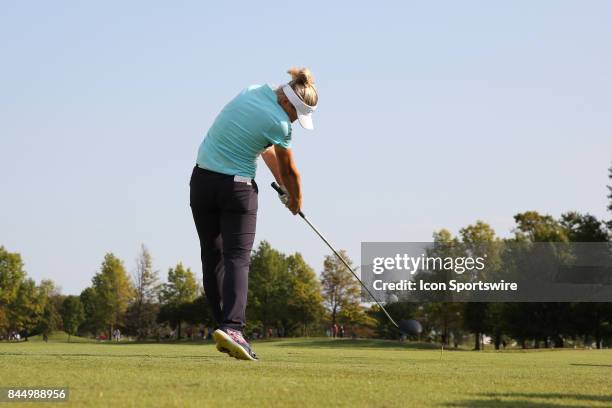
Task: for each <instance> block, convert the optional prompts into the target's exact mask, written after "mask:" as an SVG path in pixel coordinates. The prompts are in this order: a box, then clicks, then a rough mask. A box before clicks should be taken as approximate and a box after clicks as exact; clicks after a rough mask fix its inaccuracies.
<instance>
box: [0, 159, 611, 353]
mask: <svg viewBox="0 0 612 408" xmlns="http://www.w3.org/2000/svg"><path fill="white" fill-rule="evenodd" d="M609 176H610V178H611V179H612V168H611V169H610V173H609ZM608 189H609V190H610V191H609V195H608V198H609V199H610V204H609V206H608V209H609V210H610V211H612V188H610V187H608ZM514 220H515V223H516V225H515V228H514V230H513V236H511V237H510V238H506V239H504V240H502V239H501V238H500V237H498V236H497V235H496V233H495V231H494V230H493V229H492V228H491V227H490V225H488V224H487V223H485V222H483V221H477V222H476V223H474V224H472V225H468V226H466V227H464V228H462V229H460V231H459V234H458V235H457V236H453V235H452V234H451V233H450V232H449V231H448V230H445V229H442V230H440V231H437V232H435V233H434V234H433V237H434V242H435V243H436V244H443V246H444V247H445V248H453V246H454V245H458V244H461V243H492V242H498V241H505V242H609V241H610V239H611V234H610V232H611V231H612V221H608V222H607V223H606V222H604V221H603V220H599V219H597V218H596V217H594V216H592V215H590V214H582V213H578V212H566V213H564V214H562V215H561V216H560V217H559V218H554V217H552V216H550V215H546V214H540V213H538V212H535V211H526V212H522V213H519V214H516V215H515V216H514ZM341 252H342V255H343V257H344V258H345V259H347V260H348V262H349V263H351V260H350V258H349V257H348V256H347V254H346V252H345V251H341ZM248 297H249V300H248V306H247V317H248V325H247V328H246V332H247V334H249V335H256V336H257V337H267V336H268V333H270V331H271V329H274V332H276V333H282V334H283V335H285V336H309V335H321V334H323V333H325V330H326V328H329V327H330V326H334V325H341V326H346V327H347V329H348V330H349V331H350V332H351V333H353V334H354V335H359V336H377V337H382V338H397V337H398V336H399V333H398V332H397V330H396V329H395V328H393V327H391V326H390V325H389V323H388V321H387V320H386V319H385V317H384V315H383V313H382V311H381V310H379V309H378V308H377V307H376V306H374V307H369V305H370V304H369V303H367V302H365V303H364V302H362V298H361V290H360V287H359V284H358V282H357V281H356V280H355V279H354V278H353V277H352V275H351V274H350V272H349V271H348V270H347V269H346V268H345V267H344V265H343V264H342V263H341V262H340V261H339V259H337V258H336V256H335V255H330V256H326V257H325V259H324V261H323V269H322V271H321V273H320V275H319V277H317V274H316V273H315V270H314V269H313V268H312V267H311V266H309V265H308V264H307V263H306V262H305V260H304V259H303V257H302V256H301V255H300V254H299V253H295V254H290V255H285V254H283V253H282V252H280V251H278V250H276V249H274V248H273V247H272V246H271V245H270V244H269V243H268V242H266V241H262V242H261V243H260V244H259V246H258V247H257V248H256V249H255V250H254V251H253V254H252V257H251V268H250V272H249V294H248ZM386 307H387V308H388V309H389V311H390V313H391V314H392V315H394V316H401V317H403V318H415V319H418V320H419V321H420V322H421V323H422V325H423V327H424V331H423V334H422V335H421V336H420V340H424V341H437V342H442V343H444V344H447V345H455V346H458V345H459V344H461V343H464V342H465V341H468V339H471V340H470V341H473V344H474V348H475V349H480V348H481V347H482V339H483V338H485V337H486V338H490V339H491V341H492V343H493V344H494V346H495V347H496V348H500V347H503V346H504V345H506V344H508V343H516V345H518V346H520V347H549V346H556V347H563V346H566V345H568V344H574V345H576V344H580V345H590V344H595V346H596V347H603V346H604V345H605V344H610V341H611V340H612V303H550V302H548V303H542V302H541V303H503V302H501V303H500V302H498V303H482V302H479V303H475V302H473V303H452V302H421V303H414V302H405V301H401V299H400V300H399V301H397V302H393V303H387V305H386ZM203 326H205V327H213V326H214V322H213V319H212V316H211V314H210V312H209V308H208V307H207V303H206V298H205V294H204V293H203V290H202V287H201V285H200V284H199V283H198V282H197V280H196V278H195V276H194V274H193V272H192V271H191V269H190V268H186V267H185V266H183V265H182V263H178V264H177V265H176V266H175V267H173V268H170V269H169V270H168V273H167V280H166V282H163V283H162V282H161V281H160V279H159V272H158V271H157V270H155V269H154V267H153V262H152V256H151V254H150V253H149V251H148V250H147V248H146V247H145V246H144V245H143V246H142V247H141V248H140V251H139V253H138V256H137V259H136V265H135V268H134V272H133V273H132V274H131V276H130V275H129V274H128V272H127V270H126V267H125V264H124V262H123V261H122V260H121V259H119V258H118V257H116V256H115V255H114V254H112V253H108V254H106V255H105V256H104V259H103V261H102V263H101V265H100V268H99V270H98V272H97V273H96V274H95V275H94V276H93V278H92V280H91V285H90V286H89V287H87V288H86V289H84V290H83V291H82V292H81V293H80V295H78V296H74V295H67V296H66V295H62V294H61V293H59V291H58V290H57V287H56V286H55V284H54V283H53V282H52V281H51V280H42V281H41V282H40V283H39V284H36V282H34V280H32V279H31V278H29V277H28V276H27V274H26V272H25V270H24V267H23V262H22V260H21V256H20V255H19V254H18V253H11V252H9V251H8V250H7V249H5V248H4V247H0V336H2V337H3V338H6V337H7V336H8V333H10V332H12V331H17V332H20V333H22V336H26V337H27V336H28V335H33V334H40V333H49V332H51V331H53V330H58V329H61V330H64V331H66V332H67V333H69V334H71V335H75V334H79V335H82V336H99V335H101V334H103V335H104V336H106V337H107V338H110V337H111V333H112V332H113V330H114V329H115V328H120V329H121V330H122V332H123V333H127V334H129V335H130V336H133V337H134V338H137V339H140V340H144V339H160V338H162V337H164V336H165V334H166V333H168V331H172V332H174V333H175V334H176V337H178V338H181V337H182V336H183V335H184V334H185V333H186V330H185V328H188V330H189V333H193V330H194V328H200V327H203Z"/></svg>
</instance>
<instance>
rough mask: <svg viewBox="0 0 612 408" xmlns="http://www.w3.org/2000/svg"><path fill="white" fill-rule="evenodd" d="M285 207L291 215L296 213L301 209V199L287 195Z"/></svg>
mask: <svg viewBox="0 0 612 408" xmlns="http://www.w3.org/2000/svg"><path fill="white" fill-rule="evenodd" d="M287 208H288V209H289V211H291V213H292V214H293V215H296V214H297V213H299V212H300V210H301V209H302V200H299V199H297V198H294V197H289V202H287Z"/></svg>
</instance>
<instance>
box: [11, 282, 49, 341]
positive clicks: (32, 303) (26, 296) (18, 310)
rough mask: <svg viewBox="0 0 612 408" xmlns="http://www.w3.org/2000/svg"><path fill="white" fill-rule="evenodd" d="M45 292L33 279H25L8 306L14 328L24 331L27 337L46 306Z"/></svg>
mask: <svg viewBox="0 0 612 408" xmlns="http://www.w3.org/2000/svg"><path fill="white" fill-rule="evenodd" d="M45 300H46V299H45V298H44V294H43V293H42V292H41V290H40V288H39V287H37V286H36V283H35V282H34V280H33V279H30V278H26V279H24V280H23V281H22V282H21V284H20V285H19V288H18V289H17V296H16V297H15V299H14V300H13V302H12V303H11V304H10V305H9V307H8V316H9V321H10V323H11V326H12V328H14V329H16V330H18V331H24V332H25V335H26V337H27V336H28V334H29V333H30V332H31V331H32V330H33V329H34V328H35V327H36V326H37V324H38V322H39V320H40V318H41V317H42V315H43V312H44V307H45Z"/></svg>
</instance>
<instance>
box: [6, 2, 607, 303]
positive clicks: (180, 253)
mask: <svg viewBox="0 0 612 408" xmlns="http://www.w3.org/2000/svg"><path fill="white" fill-rule="evenodd" d="M374 5H375V7H374ZM610 21H612V2H609V1H552V0H550V1H536V2H534V1H512V2H489V1H460V2H457V1H436V2H413V1H401V2H377V3H375V4H374V3H367V6H366V5H359V4H358V3H355V2H344V3H340V2H329V1H311V2H307V3H303V2H302V3H299V2H298V3H288V2H277V3H272V2H242V3H241V2H235V1H234V2H214V3H212V2H196V1H193V2H178V3H177V2H174V3H172V4H171V5H170V3H163V2H159V3H157V2H145V1H142V2H79V3H77V2H42V1H40V2H5V3H4V4H3V7H2V13H0V47H1V49H2V63H1V64H0V77H1V78H2V86H1V88H0V141H1V144H0V146H1V160H0V186H1V191H2V195H1V197H0V245H4V246H5V247H6V248H7V249H8V250H9V251H13V252H19V253H21V254H22V256H23V259H24V261H25V264H26V270H27V272H28V274H29V276H31V277H33V278H34V279H36V280H37V281H39V280H40V279H42V278H50V279H53V280H54V281H56V283H57V284H58V285H60V286H61V287H62V288H63V292H64V293H74V294H77V293H79V292H80V291H81V290H82V289H84V288H85V287H86V286H88V285H89V284H90V282H91V278H92V276H93V274H94V273H95V272H96V270H97V269H98V268H99V265H100V263H101V261H102V259H103V257H104V254H105V253H106V252H108V251H112V252H114V253H115V254H116V255H117V256H119V257H120V258H122V259H123V260H124V261H125V263H126V267H127V268H128V270H129V271H130V272H131V271H133V269H134V265H135V262H134V259H135V257H136V254H137V251H138V249H139V246H140V244H141V243H145V244H146V245H147V246H148V247H149V249H150V251H151V253H152V255H153V258H154V262H155V267H156V268H157V269H160V270H161V272H162V276H163V277H165V274H166V270H167V269H168V267H170V266H173V265H174V264H176V263H177V262H179V261H182V262H183V263H184V264H185V265H187V266H189V267H191V268H192V269H193V270H194V271H195V272H196V273H197V274H198V275H199V274H200V273H201V265H200V260H199V244H198V241H197V236H196V233H195V228H194V226H193V221H192V218H191V213H190V209H189V197H188V193H189V189H188V182H189V176H190V173H191V169H192V167H193V165H194V162H195V157H196V152H197V149H198V146H199V144H200V142H201V141H202V138H203V137H204V135H205V133H206V131H207V129H208V127H209V126H210V124H211V123H212V121H213V119H214V117H215V115H216V114H217V113H218V112H219V111H220V110H221V108H222V107H223V105H224V104H225V103H227V102H228V101H229V100H230V99H231V98H232V97H233V96H234V95H236V94H237V93H238V92H239V91H240V90H241V89H242V88H244V87H246V86H248V85H250V84H255V83H260V84H261V83H271V84H281V83H284V82H285V81H286V80H287V79H288V76H287V75H286V74H285V71H286V70H287V69H288V68H289V67H291V66H292V65H305V66H307V67H309V68H310V69H311V70H312V72H313V73H314V75H315V78H316V81H317V82H316V83H317V85H318V89H319V94H320V103H319V107H318V109H317V111H316V113H315V118H314V119H315V130H314V131H313V132H307V131H305V130H303V129H301V128H299V125H297V124H296V126H295V127H294V136H293V147H294V152H295V156H296V160H297V164H298V166H299V169H300V170H301V172H302V180H303V188H304V211H305V212H306V214H307V215H309V216H310V218H311V219H312V221H313V222H314V223H315V224H316V225H317V226H318V227H319V228H320V229H321V230H322V231H323V233H324V234H326V235H327V236H328V238H329V239H330V240H331V241H332V242H333V243H334V244H335V245H337V246H338V247H339V248H345V249H347V250H348V252H349V255H350V256H351V257H352V258H353V259H354V260H355V261H356V262H358V261H359V257H360V254H359V249H360V243H361V242H362V241H428V240H430V239H431V234H432V232H433V231H434V230H437V229H440V228H448V229H450V230H451V231H452V232H454V233H456V232H457V231H458V230H459V228H461V227H463V226H465V225H468V224H470V223H473V222H475V221H476V220H478V219H482V220H484V221H487V222H489V223H490V224H491V225H492V226H493V228H494V229H495V230H496V231H497V232H498V233H499V234H500V235H502V236H507V235H509V234H510V230H511V228H512V226H513V219H512V216H513V215H514V214H516V213H518V212H521V211H526V210H537V211H540V212H543V213H549V214H551V215H554V216H559V215H560V214H561V213H562V212H564V211H568V210H578V211H582V212H590V213H592V214H594V215H596V216H598V217H600V218H606V219H609V218H610V215H609V214H608V213H607V212H606V204H607V202H608V200H607V199H606V194H607V189H606V184H609V182H608V179H607V168H608V167H609V166H610V165H611V164H612V123H611V120H610V119H611V118H612V115H611V113H612V97H611V96H612V24H610ZM257 181H258V184H259V186H260V194H259V206H260V212H259V223H258V231H257V240H258V241H259V240H262V239H266V240H268V241H270V242H271V244H272V245H273V246H274V247H276V248H278V249H280V250H282V251H284V252H286V253H292V252H295V251H299V252H301V253H303V254H304V256H305V258H306V260H307V261H308V262H309V263H310V265H311V266H313V267H314V268H315V270H317V271H320V270H321V268H322V262H323V257H324V255H325V254H327V253H329V251H328V250H327V248H326V247H325V246H324V244H323V243H322V242H321V241H320V240H319V239H318V237H316V236H315V235H314V234H313V233H312V232H311V231H310V230H309V229H308V228H307V226H306V225H305V224H303V222H302V221H301V220H300V219H299V218H297V217H292V216H291V215H290V214H289V213H288V212H287V211H286V210H285V209H284V207H282V206H281V204H280V203H279V202H278V201H277V198H276V194H275V193H274V192H273V191H272V190H271V189H270V187H269V183H270V181H271V177H270V175H269V174H268V172H267V169H266V168H265V166H264V165H263V163H261V162H260V166H259V172H258V176H257Z"/></svg>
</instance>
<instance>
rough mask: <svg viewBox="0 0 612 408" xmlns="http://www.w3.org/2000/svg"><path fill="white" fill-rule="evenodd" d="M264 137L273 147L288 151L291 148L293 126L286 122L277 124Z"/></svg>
mask: <svg viewBox="0 0 612 408" xmlns="http://www.w3.org/2000/svg"><path fill="white" fill-rule="evenodd" d="M264 137H265V138H266V139H267V140H268V141H269V142H270V143H272V144H273V145H278V146H280V147H283V148H285V149H288V148H290V147H291V125H290V124H289V123H288V122H284V121H283V122H279V123H275V124H274V125H272V126H271V127H270V129H268V130H267V131H266V132H264Z"/></svg>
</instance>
